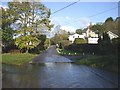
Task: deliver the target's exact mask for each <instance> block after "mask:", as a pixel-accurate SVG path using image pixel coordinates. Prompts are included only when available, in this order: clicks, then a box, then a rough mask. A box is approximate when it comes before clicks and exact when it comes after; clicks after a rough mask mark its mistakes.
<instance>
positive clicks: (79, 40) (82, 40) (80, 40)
mask: <svg viewBox="0 0 120 90" xmlns="http://www.w3.org/2000/svg"><path fill="white" fill-rule="evenodd" d="M84 43H87V41H86V40H84V39H82V38H75V41H74V44H84Z"/></svg>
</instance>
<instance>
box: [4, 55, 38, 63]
mask: <svg viewBox="0 0 120 90" xmlns="http://www.w3.org/2000/svg"><path fill="white" fill-rule="evenodd" d="M35 56H37V55H35V54H29V53H17V54H12V53H5V54H2V63H3V64H9V65H23V64H25V63H28V62H29V61H30V60H31V59H32V58H34V57H35Z"/></svg>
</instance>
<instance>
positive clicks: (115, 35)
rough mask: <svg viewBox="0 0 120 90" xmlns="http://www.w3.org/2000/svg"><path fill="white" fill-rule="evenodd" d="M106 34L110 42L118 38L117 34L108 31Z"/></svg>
mask: <svg viewBox="0 0 120 90" xmlns="http://www.w3.org/2000/svg"><path fill="white" fill-rule="evenodd" d="M107 34H108V35H109V37H110V40H112V39H114V38H118V37H119V36H118V35H117V34H115V33H113V32H112V31H108V32H107Z"/></svg>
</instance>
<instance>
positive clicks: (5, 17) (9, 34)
mask: <svg viewBox="0 0 120 90" xmlns="http://www.w3.org/2000/svg"><path fill="white" fill-rule="evenodd" d="M1 10H2V27H1V28H2V44H3V46H4V49H6V48H7V47H8V46H9V45H10V44H12V43H13V42H14V41H13V34H14V32H15V31H14V30H13V28H11V26H10V25H11V24H12V23H13V22H14V21H15V20H14V19H13V18H12V16H11V13H10V11H9V9H4V8H1Z"/></svg>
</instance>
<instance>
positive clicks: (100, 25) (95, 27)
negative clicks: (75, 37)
mask: <svg viewBox="0 0 120 90" xmlns="http://www.w3.org/2000/svg"><path fill="white" fill-rule="evenodd" d="M91 30H93V31H94V32H96V33H98V34H99V35H102V34H103V32H104V30H105V28H104V26H103V23H97V24H95V25H92V27H91Z"/></svg>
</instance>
